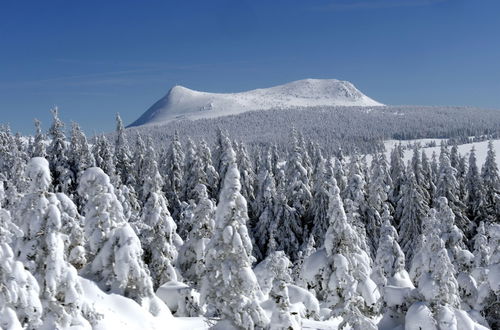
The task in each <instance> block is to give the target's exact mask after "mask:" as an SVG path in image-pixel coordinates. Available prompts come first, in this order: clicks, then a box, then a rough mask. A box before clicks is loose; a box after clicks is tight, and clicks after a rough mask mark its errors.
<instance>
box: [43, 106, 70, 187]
mask: <svg viewBox="0 0 500 330" xmlns="http://www.w3.org/2000/svg"><path fill="white" fill-rule="evenodd" d="M52 116H53V122H52V126H51V127H50V129H49V137H50V139H51V143H50V146H49V149H48V153H47V154H48V159H47V160H48V161H49V165H50V173H51V176H52V180H53V182H52V183H53V185H52V186H53V189H54V191H55V192H64V193H66V192H68V190H70V186H71V185H72V183H73V182H74V180H75V177H74V175H73V173H72V172H71V170H70V165H69V155H68V152H69V150H68V147H67V143H66V135H65V134H64V123H63V122H62V121H61V120H60V119H59V111H58V109H57V108H54V109H52Z"/></svg>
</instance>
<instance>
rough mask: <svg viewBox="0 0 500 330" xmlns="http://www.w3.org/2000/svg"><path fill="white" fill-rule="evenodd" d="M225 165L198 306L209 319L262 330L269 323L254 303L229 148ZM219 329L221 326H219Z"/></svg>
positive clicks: (242, 203)
mask: <svg viewBox="0 0 500 330" xmlns="http://www.w3.org/2000/svg"><path fill="white" fill-rule="evenodd" d="M223 159H224V162H225V163H226V164H227V171H226V173H225V178H224V185H223V189H222V191H221V193H220V198H219V204H218V205H217V210H216V214H215V232H214V236H213V237H212V239H211V240H210V242H209V243H208V247H207V254H206V257H205V261H206V272H205V276H204V277H203V284H202V290H201V294H202V302H204V303H206V304H207V306H208V314H209V315H218V316H220V317H221V323H222V324H224V323H229V324H231V325H232V326H236V327H237V328H242V329H263V328H266V327H267V325H268V323H269V321H268V320H267V317H266V315H265V314H264V311H263V310H262V308H261V307H260V306H259V304H258V301H257V292H258V290H259V289H258V283H257V279H256V278H255V274H254V273H253V271H252V267H251V266H252V263H253V261H254V258H253V256H252V243H251V240H250V237H249V235H248V230H247V227H246V222H247V221H248V214H247V206H246V204H247V203H246V200H245V198H244V197H243V196H242V195H241V192H240V191H241V184H240V173H239V170H238V167H237V165H236V155H235V152H234V151H233V149H232V147H230V146H228V147H227V148H226V149H225V150H224V156H223ZM220 327H221V328H222V325H220Z"/></svg>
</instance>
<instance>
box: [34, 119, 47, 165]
mask: <svg viewBox="0 0 500 330" xmlns="http://www.w3.org/2000/svg"><path fill="white" fill-rule="evenodd" d="M41 125H42V124H41V122H40V121H39V120H38V119H35V140H34V142H33V148H32V153H31V157H46V156H47V151H46V146H45V142H44V140H45V136H44V135H43V133H42V126H41Z"/></svg>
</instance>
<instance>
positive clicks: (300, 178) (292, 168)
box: [285, 134, 312, 243]
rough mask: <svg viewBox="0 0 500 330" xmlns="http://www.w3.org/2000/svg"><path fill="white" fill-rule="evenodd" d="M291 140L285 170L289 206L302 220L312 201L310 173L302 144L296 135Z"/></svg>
mask: <svg viewBox="0 0 500 330" xmlns="http://www.w3.org/2000/svg"><path fill="white" fill-rule="evenodd" d="M291 138H292V141H291V149H290V151H289V156H288V160H287V162H286V169H285V174H286V179H287V188H286V197H287V200H288V203H289V205H290V206H291V207H293V208H294V209H295V211H296V212H297V214H298V215H299V217H300V218H301V219H302V218H303V217H304V216H305V215H306V211H307V210H308V208H309V205H310V203H311V199H312V195H311V187H310V185H309V172H308V170H307V166H308V164H306V160H304V157H305V156H304V154H305V151H304V150H303V149H301V143H300V141H299V140H298V139H297V137H296V134H292V137H291ZM304 229H306V228H304ZM303 241H304V238H302V239H301V240H300V243H302V242H303Z"/></svg>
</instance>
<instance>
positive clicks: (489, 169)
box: [481, 141, 500, 222]
mask: <svg viewBox="0 0 500 330" xmlns="http://www.w3.org/2000/svg"><path fill="white" fill-rule="evenodd" d="M481 179H482V183H483V188H484V208H485V213H486V214H487V217H488V220H489V221H493V222H499V221H500V176H499V173H498V165H497V162H496V154H495V150H494V149H493V142H492V141H489V142H488V153H487V155H486V161H485V162H484V165H483V167H482V169H481Z"/></svg>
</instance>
